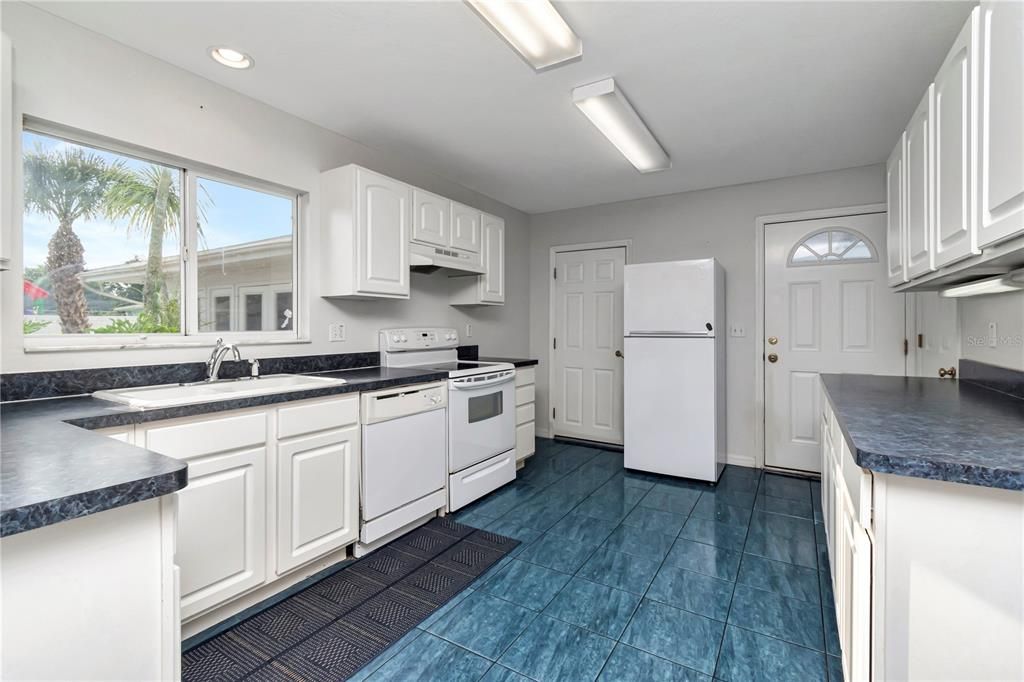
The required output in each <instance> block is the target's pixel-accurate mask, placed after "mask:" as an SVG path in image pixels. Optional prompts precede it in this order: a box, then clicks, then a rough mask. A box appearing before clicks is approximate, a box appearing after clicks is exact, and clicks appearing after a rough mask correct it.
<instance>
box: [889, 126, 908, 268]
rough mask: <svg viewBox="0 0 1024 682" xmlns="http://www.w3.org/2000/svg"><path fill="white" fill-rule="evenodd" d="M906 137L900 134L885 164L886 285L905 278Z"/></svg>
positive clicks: (904, 134)
mask: <svg viewBox="0 0 1024 682" xmlns="http://www.w3.org/2000/svg"><path fill="white" fill-rule="evenodd" d="M906 140H907V136H906V133H901V134H900V140H899V142H897V143H896V148H895V149H893V150H892V154H890V155H889V161H888V162H887V163H886V164H885V188H886V215H885V220H886V228H885V242H886V250H887V252H888V258H889V259H888V263H889V286H897V285H899V284H903V283H904V282H906V281H907V263H906V259H905V257H904V256H905V254H906V250H907V249H906V237H907V230H906V228H907V223H906V214H905V213H904V208H905V202H904V196H903V195H904V192H905V190H906V185H905V183H904V180H905V173H904V169H905V164H904V156H903V155H904V152H905V148H906Z"/></svg>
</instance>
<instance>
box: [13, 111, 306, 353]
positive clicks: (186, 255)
mask: <svg viewBox="0 0 1024 682" xmlns="http://www.w3.org/2000/svg"><path fill="white" fill-rule="evenodd" d="M25 132H29V133H35V134H39V135H46V136H48V137H53V138H57V139H60V140H63V141H65V142H70V143H72V144H78V145H83V146H86V147H92V148H95V149H99V150H101V151H106V152H111V153H113V154H119V155H122V156H127V157H130V158H133V159H137V160H139V161H143V162H149V163H158V164H161V165H164V166H169V167H171V168H174V169H177V170H178V171H179V172H180V173H181V193H182V217H181V219H182V230H181V237H180V253H179V258H180V259H181V261H180V262H181V269H180V273H179V274H180V277H181V284H180V291H181V300H180V306H181V331H180V332H179V333H178V334H67V335H64V334H60V335H57V334H55V335H47V336H35V335H29V336H23V348H24V350H25V352H26V353H32V352H53V351H81V350H122V349H135V348H190V347H207V346H210V345H212V344H213V343H214V342H215V341H216V339H218V338H223V339H224V340H225V341H229V342H232V343H238V344H244V345H280V344H295V343H310V338H309V334H308V329H309V327H308V321H307V310H308V308H307V306H306V305H305V304H304V299H303V298H302V292H303V290H304V289H303V286H302V270H301V269H300V268H301V267H302V258H301V253H302V248H301V247H302V235H301V233H302V229H303V226H304V224H305V220H306V211H305V210H304V209H305V206H306V203H307V202H308V194H309V193H308V192H306V191H303V190H299V189H294V188H291V187H287V186H284V185H279V184H277V183H273V182H269V181H265V180H259V179H256V178H252V177H250V176H245V175H241V174H239V173H234V172H232V171H229V170H225V169H222V168H217V167H214V166H209V165H207V164H203V163H199V162H195V161H191V160H187V159H183V158H181V157H177V156H173V155H170V154H164V153H161V152H158V151H155V150H151V149H148V148H144V147H138V146H134V145H131V144H128V143H125V142H121V141H118V140H113V139H110V138H107V137H104V136H101V135H95V134H90V133H87V132H83V131H80V130H76V129H72V128H68V127H65V126H62V125H59V124H56V123H51V122H48V121H43V120H39V119H34V118H31V117H28V116H26V117H24V119H23V121H22V125H21V127H20V130H19V134H18V135H17V147H16V149H17V151H18V159H19V163H18V165H19V168H20V166H21V163H22V162H21V159H23V158H24V149H23V145H22V140H23V135H22V133H25ZM18 177H19V178H21V174H20V172H19V173H18ZM200 177H201V178H205V179H208V180H212V181H214V182H220V183H226V184H230V185H234V186H237V187H241V188H243V189H248V190H252V191H255V192H262V193H264V194H270V195H273V196H277V197H281V198H283V199H287V200H289V201H290V202H291V205H292V289H291V290H292V313H293V315H294V317H293V322H292V329H290V330H285V331H241V330H240V331H233V332H232V331H219V332H218V331H201V330H200V329H199V293H200V292H199V271H198V265H199V255H198V251H199V249H198V230H197V229H196V224H197V215H196V197H197V184H196V180H197V178H200ZM23 182H24V179H23V178H22V183H23ZM18 191H19V195H18V196H19V202H23V197H24V185H23V184H22V185H20V186H19V188H18ZM19 205H22V210H21V211H19V212H18V217H17V220H18V222H17V227H18V235H19V237H21V235H22V231H23V230H24V222H23V221H24V210H23V204H19ZM20 258H21V266H22V267H21V276H22V277H24V267H25V263H24V249H22V253H21V256H20ZM280 285H281V283H280V282H277V283H274V286H280ZM234 288H235V289H237V287H234ZM204 295H207V296H208V295H209V294H208V293H206V294H204ZM232 305H233V306H234V302H232ZM233 312H234V311H233ZM22 314H24V313H22Z"/></svg>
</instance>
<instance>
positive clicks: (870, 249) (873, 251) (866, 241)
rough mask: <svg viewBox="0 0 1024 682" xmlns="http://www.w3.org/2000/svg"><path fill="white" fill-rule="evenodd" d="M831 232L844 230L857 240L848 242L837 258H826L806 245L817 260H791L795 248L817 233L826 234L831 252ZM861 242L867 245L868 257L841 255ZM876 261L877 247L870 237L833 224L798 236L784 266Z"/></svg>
mask: <svg viewBox="0 0 1024 682" xmlns="http://www.w3.org/2000/svg"><path fill="white" fill-rule="evenodd" d="M832 232H845V233H846V234H849V235H851V236H853V237H856V238H857V241H855V242H853V243H852V244H850V246H848V247H847V248H846V249H845V250H844V251H843V253H842V254H840V257H839V258H834V259H827V258H825V257H824V256H822V255H821V254H819V253H818V252H817V251H815V250H814V249H812V248H811V247H809V246H808V247H806V248H807V249H808V250H809V251H810V252H811V253H813V254H814V255H816V256H817V257H818V260H816V261H804V262H798V261H794V260H793V258H794V256H795V255H796V252H797V250H798V249H799V248H800V247H801V246H804V244H805V243H806V242H807V241H808V240H809V239H811V238H812V237H817V236H818V235H819V234H825V235H828V240H829V251H830V252H831V249H832V236H831V233H832ZM862 242H863V244H864V246H866V247H867V249H868V252H870V254H871V256H870V257H869V258H851V259H850V260H847V259H845V258H844V257H843V256H845V255H846V253H847V252H848V251H850V250H851V249H852V248H854V247H855V246H856V245H857V244H858V243H862ZM826 255H827V254H826ZM877 262H878V248H877V247H876V246H875V244H874V242H872V241H871V240H870V239H868V238H867V236H866V235H865V234H863V233H862V232H860V231H858V230H855V229H853V228H851V227H844V226H840V225H835V226H832V227H823V228H821V229H818V230H814V231H812V232H808V233H807V234H805V235H804V236H802V237H800V239H798V240H797V241H796V243H795V244H793V246H792V247H791V248H790V249H789V253H788V254H787V256H786V267H787V268H808V267H822V266H827V265H864V264H868V263H877Z"/></svg>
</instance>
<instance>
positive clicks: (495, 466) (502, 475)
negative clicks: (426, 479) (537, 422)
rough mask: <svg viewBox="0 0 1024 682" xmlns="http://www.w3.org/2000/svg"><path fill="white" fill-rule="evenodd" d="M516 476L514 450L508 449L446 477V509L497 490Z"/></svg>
mask: <svg viewBox="0 0 1024 682" xmlns="http://www.w3.org/2000/svg"><path fill="white" fill-rule="evenodd" d="M515 478H516V452H515V450H509V451H508V452H503V453H501V454H500V455H495V456H494V457H491V458H490V459H486V460H484V461H483V462H480V463H479V464H475V465H473V466H471V467H469V468H466V469H463V470H462V471H459V472H457V473H454V474H452V475H451V476H449V477H448V511H450V512H453V511H455V510H457V509H461V508H462V507H464V506H466V505H467V504H469V503H470V502H472V501H473V500H476V499H479V498H481V497H483V496H484V495H486V494H487V493H489V492H491V491H492V490H497V489H498V488H500V487H501V486H503V485H505V484H506V483H511V482H512V481H514V480H515Z"/></svg>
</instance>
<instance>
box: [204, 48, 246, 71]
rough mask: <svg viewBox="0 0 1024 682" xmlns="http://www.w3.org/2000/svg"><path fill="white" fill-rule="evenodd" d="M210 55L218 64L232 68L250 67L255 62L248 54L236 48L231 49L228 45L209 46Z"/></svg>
mask: <svg viewBox="0 0 1024 682" xmlns="http://www.w3.org/2000/svg"><path fill="white" fill-rule="evenodd" d="M210 56H211V57H213V59H214V61H216V62H217V63H218V64H223V65H224V66H227V67H230V68H232V69H251V68H252V67H253V65H254V64H255V63H256V61H255V60H254V59H253V58H252V57H250V56H249V55H247V54H245V53H244V52H239V51H238V50H232V49H231V48H230V47H211V48H210Z"/></svg>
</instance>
